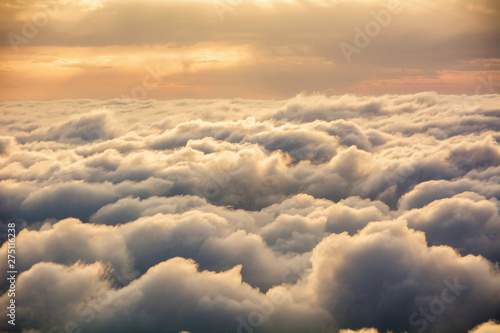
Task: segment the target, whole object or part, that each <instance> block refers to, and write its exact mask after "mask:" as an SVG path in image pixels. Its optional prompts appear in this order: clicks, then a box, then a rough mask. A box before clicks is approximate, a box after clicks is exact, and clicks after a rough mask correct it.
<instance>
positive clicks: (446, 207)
mask: <svg viewBox="0 0 500 333" xmlns="http://www.w3.org/2000/svg"><path fill="white" fill-rule="evenodd" d="M467 101H468V102H469V103H467V104H464V96H454V95H438V94H436V93H420V94H415V95H384V96H373V97H370V96H367V97H357V96H352V95H345V96H333V97H326V96H323V95H310V96H308V95H305V94H300V95H298V96H296V97H295V98H292V99H290V100H282V101H280V100H272V101H271V100H269V101H250V100H241V99H239V100H206V101H203V100H171V101H163V102H162V101H134V100H127V101H123V100H122V101H119V100H111V101H93V100H71V101H65V100H63V101H57V102H54V101H53V102H23V103H14V102H6V103H2V105H1V106H2V110H3V111H2V112H3V114H4V115H5V117H4V118H3V119H2V124H3V125H4V128H5V130H4V131H3V132H2V136H1V137H0V224H1V226H2V227H3V228H6V225H7V223H9V222H16V223H17V227H18V231H19V233H18V235H17V245H18V247H17V251H18V252H17V255H18V264H17V269H18V271H19V274H20V275H19V279H18V283H19V285H18V287H19V290H20V291H19V295H18V298H17V299H18V301H19V304H21V305H20V310H19V323H20V325H21V327H22V328H23V329H25V331H26V332H29V331H31V332H37V331H39V332H45V331H50V330H62V331H64V330H66V325H69V326H68V327H69V329H76V328H81V329H82V331H85V330H88V331H92V332H109V331H120V332H150V331H155V330H158V329H159V328H161V329H164V330H165V331H168V332H174V333H178V332H182V331H186V332H191V333H194V332H200V331H203V332H221V331H222V332H224V331H228V332H229V331H235V330H240V331H242V332H251V331H254V332H276V331H286V332H294V331H295V332H304V331H310V332H323V331H333V332H338V331H341V332H355V330H358V332H363V333H366V332H370V333H371V332H386V331H408V332H411V331H417V330H418V329H419V328H421V327H423V326H425V327H426V328H425V329H427V330H428V331H429V332H439V331H453V332H466V331H467V330H473V329H475V330H476V331H478V332H482V330H484V331H485V332H488V331H487V330H488V329H489V330H495V329H496V326H495V325H497V324H495V323H494V322H493V321H490V322H489V320H500V318H499V316H498V313H500V308H499V307H498V304H500V294H499V292H498V291H499V290H500V272H499V271H498V263H499V262H500V245H499V244H500V215H499V209H500V201H499V200H500V185H499V179H500V167H499V164H500V147H499V142H500V136H499V135H498V129H499V128H500V124H499V123H498V110H497V109H498V102H499V98H498V96H496V95H486V96H475V97H469V98H468V99H467ZM31 109H37V110H39V111H40V113H41V114H43V115H44V116H43V117H39V116H37V115H34V114H33V113H30V112H28V111H27V110H31ZM130 110H133V111H134V112H130ZM16 117H19V118H21V119H22V121H16V119H17V118H16ZM7 248H8V246H7V244H6V243H3V244H2V246H1V248H0V254H2V255H6V254H7ZM0 269H2V270H4V271H5V270H6V269H7V267H6V263H5V262H1V263H0ZM55 285H60V286H61V291H57V292H56V291H54V292H53V293H52V296H51V297H49V298H48V296H47V294H46V291H47V290H50V291H52V290H53V288H54V287H53V286H55ZM51 288H52V289H51ZM0 289H1V291H2V296H0V302H1V303H2V304H6V303H5V302H7V301H8V296H7V293H6V290H7V289H8V283H7V282H6V281H2V282H1V283H0ZM443 290H444V291H443ZM452 299H453V301H451V300H452ZM2 306H3V305H2ZM44 309H50V311H48V312H47V311H45V310H44ZM21 310H22V311H21ZM429 318H430V319H429ZM2 325H3V323H2ZM479 325H481V326H479ZM475 327H476V328H475ZM0 329H1V330H3V331H8V328H7V327H4V326H1V327H0ZM473 332H475V331H473Z"/></svg>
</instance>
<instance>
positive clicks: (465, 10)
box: [0, 0, 500, 100]
mask: <svg viewBox="0 0 500 333" xmlns="http://www.w3.org/2000/svg"><path fill="white" fill-rule="evenodd" d="M0 7H1V14H0V15H1V20H0V21H1V23H0V35H2V36H4V37H3V38H1V40H0V63H1V65H0V66H1V68H0V75H1V80H2V86H1V89H0V99H1V100H29V99H35V100H40V99H42V100H48V99H61V98H97V99H110V98H124V97H127V96H129V97H132V98H138V99H147V98H154V99H171V98H236V97H242V98H252V99H255V98H273V99H280V98H290V97H293V96H295V95H296V94H297V93H298V92H301V91H305V92H307V93H314V92H320V93H325V94H329V95H332V94H345V93H355V94H365V95H367V94H368V95H369V94H384V93H416V92H421V91H436V92H439V93H455V94H457V93H460V94H474V93H475V92H476V88H477V85H478V78H483V77H484V78H485V80H488V79H487V78H488V76H489V75H491V76H492V78H491V79H490V80H489V81H490V82H491V81H498V80H500V75H499V69H500V58H499V54H500V52H499V51H500V49H499V48H500V46H499V45H500V41H499V37H498V36H499V35H500V24H499V23H498V17H499V14H500V4H499V2H498V1H496V0H478V1H465V0H438V1H435V0H432V1H431V0H419V1H417V0H414V1H412V0H407V1H406V0H405V1H403V0H401V1H398V0H393V1H389V0H387V1H386V0H384V1H378V0H359V1H356V0H255V1H254V0H232V1H228V0H188V1H186V0H183V1H178V0H144V1H135V0H76V1H66V0H42V1H31V0H3V1H2V2H1V3H0ZM488 88H489V89H487V88H483V89H480V93H492V92H493V89H495V87H488ZM496 89H498V87H496Z"/></svg>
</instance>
